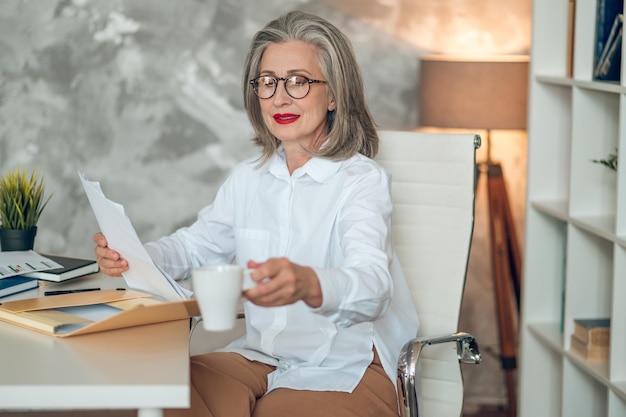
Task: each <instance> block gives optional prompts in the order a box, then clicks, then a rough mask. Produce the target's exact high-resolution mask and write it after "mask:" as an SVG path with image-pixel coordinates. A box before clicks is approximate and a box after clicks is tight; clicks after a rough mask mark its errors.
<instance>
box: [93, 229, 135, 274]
mask: <svg viewBox="0 0 626 417" xmlns="http://www.w3.org/2000/svg"><path fill="white" fill-rule="evenodd" d="M93 241H94V242H95V244H96V249H95V252H96V261H97V262H98V265H99V266H100V272H102V273H105V274H107V275H110V276H112V277H119V276H121V275H122V272H126V271H128V261H127V260H126V259H123V258H122V257H121V256H120V254H119V252H117V251H114V250H113V249H111V248H109V246H108V245H109V244H108V242H107V240H106V238H105V237H104V235H103V234H102V232H98V233H96V234H95V235H93Z"/></svg>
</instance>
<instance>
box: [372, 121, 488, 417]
mask: <svg viewBox="0 0 626 417" xmlns="http://www.w3.org/2000/svg"><path fill="white" fill-rule="evenodd" d="M479 146H480V137H479V136H476V135H472V134H444V133H425V132H394V131H381V132H380V150H379V153H378V156H377V158H376V159H377V160H378V162H379V163H380V164H381V165H383V166H384V167H385V168H386V169H387V170H388V171H389V172H390V173H391V176H392V186H391V192H392V199H393V204H394V212H393V218H392V223H393V231H394V239H395V242H394V245H395V249H396V253H397V254H398V258H399V260H400V264H401V265H402V269H403V271H404V274H405V276H406V279H407V281H408V283H409V288H410V290H411V295H412V297H413V301H414V303H415V306H416V308H417V314H418V317H419V318H420V337H419V338H416V339H414V340H411V341H409V342H407V344H406V345H405V346H404V348H403V350H402V352H401V353H400V357H399V359H398V398H399V401H400V411H401V415H402V416H403V417H404V416H407V417H409V416H410V417H416V416H429V417H433V416H434V417H458V416H460V415H461V413H462V409H463V377H462V374H461V368H460V365H459V362H464V363H480V361H481V357H480V352H479V350H478V344H477V343H476V340H475V339H474V337H473V336H471V335H469V334H467V333H457V331H458V323H459V315H460V310H461V302H462V298H463V290H464V287H465V276H466V273H467V264H468V260H469V250H470V244H471V240H472V233H473V228H474V196H475V190H476V174H477V171H476V161H475V155H476V149H477V148H478V147H479ZM416 376H417V377H419V381H416ZM420 390H421V396H420V398H419V399H418V393H419V391H420Z"/></svg>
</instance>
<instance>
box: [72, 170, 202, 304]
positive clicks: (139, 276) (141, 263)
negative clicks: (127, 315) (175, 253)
mask: <svg viewBox="0 0 626 417" xmlns="http://www.w3.org/2000/svg"><path fill="white" fill-rule="evenodd" d="M78 175H79V177H80V180H81V182H82V184H83V188H84V189H85V193H86V194H87V198H88V199H89V203H90V204H91V208H92V210H93V212H94V214H95V216H96V220H97V221H98V225H99V226H100V230H101V231H102V233H103V234H104V236H106V238H107V241H108V243H109V247H110V248H112V249H115V250H116V251H118V252H119V253H120V255H122V257H123V258H125V259H126V260H128V265H129V268H128V271H126V272H124V273H123V274H122V275H123V276H124V279H125V280H126V283H127V284H128V286H129V287H131V288H133V289H136V290H140V291H146V292H149V293H151V294H154V295H158V296H161V297H163V298H164V299H165V300H168V301H175V300H180V299H184V298H189V297H190V296H191V292H190V291H189V290H186V289H184V288H182V287H181V286H180V285H178V283H177V282H176V281H174V280H173V279H172V278H171V277H169V276H168V275H167V274H163V273H162V272H161V271H160V270H159V269H158V268H157V267H156V265H154V263H153V262H152V259H150V256H149V255H148V252H147V251H146V250H145V248H144V247H143V244H142V243H141V241H140V240H139V237H138V236H137V232H136V231H135V229H134V227H133V225H132V224H131V222H130V219H129V218H128V216H126V213H125V211H124V207H123V206H122V205H121V204H118V203H115V202H113V201H111V200H109V199H108V198H107V197H106V196H105V195H104V193H103V192H102V189H101V187H100V183H99V182H96V181H90V180H89V179H87V177H86V176H85V174H84V173H82V172H79V173H78Z"/></svg>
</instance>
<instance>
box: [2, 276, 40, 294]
mask: <svg viewBox="0 0 626 417" xmlns="http://www.w3.org/2000/svg"><path fill="white" fill-rule="evenodd" d="M38 286H39V283H38V282H37V280H36V279H32V278H24V277H10V278H3V279H0V297H6V296H8V295H13V294H17V293H18V292H22V291H28V290H32V289H33V288H37V287H38Z"/></svg>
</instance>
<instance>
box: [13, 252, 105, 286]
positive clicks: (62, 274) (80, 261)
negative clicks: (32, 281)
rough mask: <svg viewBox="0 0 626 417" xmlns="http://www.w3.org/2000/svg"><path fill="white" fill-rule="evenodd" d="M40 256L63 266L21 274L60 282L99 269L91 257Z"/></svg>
mask: <svg viewBox="0 0 626 417" xmlns="http://www.w3.org/2000/svg"><path fill="white" fill-rule="evenodd" d="M42 256H44V257H46V258H48V259H51V260H53V261H54V262H56V263H58V264H59V265H62V266H63V268H56V269H48V270H46V271H37V272H31V273H28V274H24V275H21V276H22V277H27V278H37V279H41V280H45V281H54V282H61V281H65V280H68V279H71V278H78V277H82V276H84V275H89V274H93V273H95V272H98V271H99V267H98V263H97V262H96V261H95V260H93V259H84V258H75V257H68V256H60V255H47V254H42Z"/></svg>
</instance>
